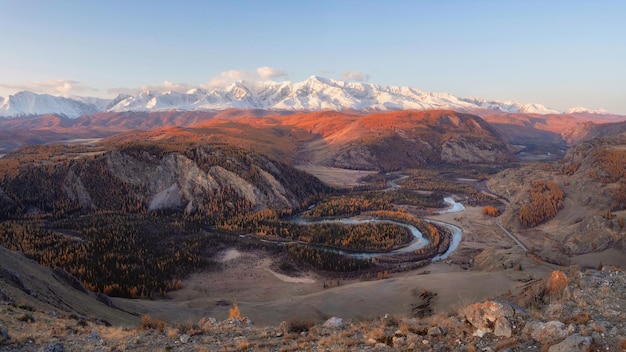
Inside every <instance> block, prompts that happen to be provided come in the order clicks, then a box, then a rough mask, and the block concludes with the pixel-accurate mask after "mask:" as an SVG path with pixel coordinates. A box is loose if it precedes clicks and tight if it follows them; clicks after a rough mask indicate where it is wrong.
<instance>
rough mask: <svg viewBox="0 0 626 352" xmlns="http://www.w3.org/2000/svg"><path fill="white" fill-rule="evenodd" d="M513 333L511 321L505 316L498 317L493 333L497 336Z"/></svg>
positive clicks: (509, 335) (506, 335)
mask: <svg viewBox="0 0 626 352" xmlns="http://www.w3.org/2000/svg"><path fill="white" fill-rule="evenodd" d="M512 333H513V331H512V329H511V323H510V322H509V320H508V319H507V318H505V317H500V318H498V319H496V324H495V325H494V327H493V334H494V335H496V336H504V337H511V334H512Z"/></svg>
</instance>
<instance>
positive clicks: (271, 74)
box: [256, 66, 287, 79]
mask: <svg viewBox="0 0 626 352" xmlns="http://www.w3.org/2000/svg"><path fill="white" fill-rule="evenodd" d="M256 73H257V75H259V77H260V78H261V79H274V78H279V77H287V73H286V72H285V71H283V70H276V69H274V68H271V67H269V66H261V67H259V68H257V69H256Z"/></svg>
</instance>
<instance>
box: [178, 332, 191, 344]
mask: <svg viewBox="0 0 626 352" xmlns="http://www.w3.org/2000/svg"><path fill="white" fill-rule="evenodd" d="M190 338H191V336H189V335H187V334H183V335H180V337H179V338H178V339H179V340H180V342H182V343H187V342H189V339H190Z"/></svg>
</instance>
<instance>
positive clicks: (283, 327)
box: [276, 320, 289, 337]
mask: <svg viewBox="0 0 626 352" xmlns="http://www.w3.org/2000/svg"><path fill="white" fill-rule="evenodd" d="M288 332H289V323H287V322H286V321H284V320H283V321H282V322H281V323H280V324H279V325H278V332H277V333H276V337H281V336H283V335H285V334H286V333H288Z"/></svg>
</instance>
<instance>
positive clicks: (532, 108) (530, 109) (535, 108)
mask: <svg viewBox="0 0 626 352" xmlns="http://www.w3.org/2000/svg"><path fill="white" fill-rule="evenodd" d="M520 112H525V113H527V114H540V115H549V114H560V112H559V111H556V110H553V109H549V108H547V107H545V106H543V105H541V104H526V105H523V106H522V107H521V108H520Z"/></svg>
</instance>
